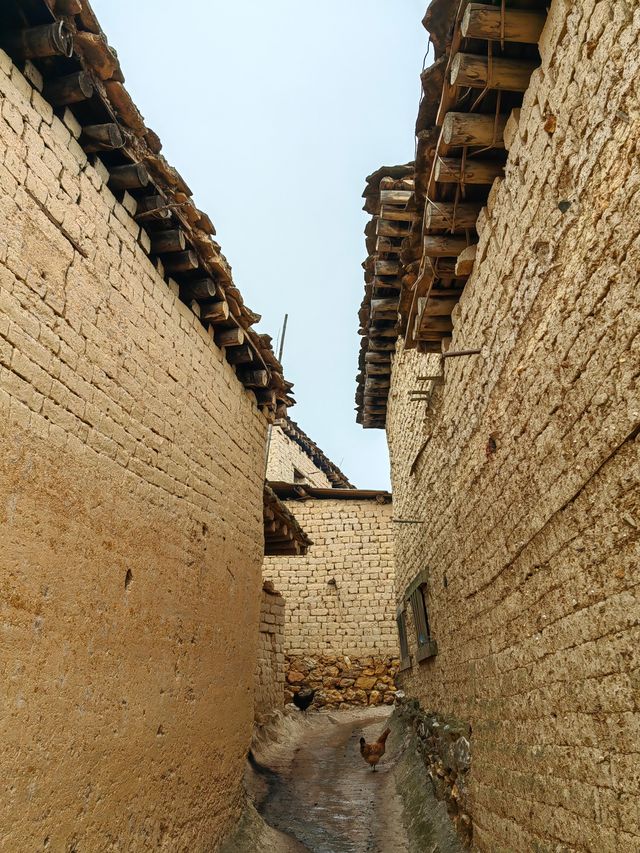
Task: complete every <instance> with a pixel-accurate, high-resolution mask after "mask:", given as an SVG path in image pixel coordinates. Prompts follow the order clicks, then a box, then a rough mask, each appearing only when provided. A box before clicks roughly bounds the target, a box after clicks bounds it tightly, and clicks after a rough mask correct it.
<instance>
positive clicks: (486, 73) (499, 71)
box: [451, 53, 539, 92]
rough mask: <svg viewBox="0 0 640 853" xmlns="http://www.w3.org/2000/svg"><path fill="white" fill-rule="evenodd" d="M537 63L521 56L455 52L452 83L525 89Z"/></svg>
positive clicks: (508, 90) (505, 89)
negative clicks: (520, 57) (506, 57)
mask: <svg viewBox="0 0 640 853" xmlns="http://www.w3.org/2000/svg"><path fill="white" fill-rule="evenodd" d="M538 65H539V63H537V62H530V61H526V60H524V59H501V58H498V57H494V58H492V59H491V62H489V58H488V57H487V56H477V55H475V54H473V53H457V54H456V55H455V56H454V57H453V60H452V62H451V83H452V85H455V86H470V87H471V88H474V89H484V88H488V89H501V90H503V91H507V92H526V90H527V88H528V87H529V81H530V79H531V75H532V74H533V72H534V71H535V69H536V68H537V67H538Z"/></svg>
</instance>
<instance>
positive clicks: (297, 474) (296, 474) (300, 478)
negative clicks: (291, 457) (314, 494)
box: [293, 468, 307, 483]
mask: <svg viewBox="0 0 640 853" xmlns="http://www.w3.org/2000/svg"><path fill="white" fill-rule="evenodd" d="M293 482H294V483H306V482H307V478H306V477H305V476H304V474H303V473H302V471H298V469H297V468H294V469H293Z"/></svg>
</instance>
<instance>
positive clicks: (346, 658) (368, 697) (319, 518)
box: [263, 499, 397, 705]
mask: <svg viewBox="0 0 640 853" xmlns="http://www.w3.org/2000/svg"><path fill="white" fill-rule="evenodd" d="M286 503H287V506H288V507H289V509H290V510H291V511H292V512H293V513H294V515H295V516H296V518H297V519H298V521H299V522H300V524H301V525H302V527H303V529H304V530H305V532H306V533H307V534H308V535H309V536H310V538H311V539H312V540H313V543H314V544H313V546H312V547H311V548H310V550H309V553H308V554H307V556H306V557H268V558H267V559H266V560H265V564H264V567H263V573H264V576H265V577H267V578H269V579H271V580H272V581H273V582H274V584H275V586H276V587H277V588H278V589H279V590H280V592H281V593H282V595H283V596H284V598H285V600H286V602H287V616H286V622H285V653H286V655H287V664H288V674H287V679H288V683H289V691H290V692H289V694H288V697H287V698H289V697H290V693H291V691H293V692H296V691H297V690H298V689H299V688H300V687H301V686H304V685H309V686H311V687H314V688H316V689H318V691H319V695H318V699H317V701H316V704H319V705H322V704H327V705H340V704H344V703H350V704H366V703H367V702H372V704H379V703H380V702H382V701H392V698H393V692H394V675H395V670H396V668H397V637H396V630H395V607H394V592H393V532H392V522H391V518H392V514H393V507H392V505H391V504H390V503H379V502H378V501H376V500H363V499H357V500H356V499H353V500H351V499H350V500H337V499H336V500H331V499H322V500H320V499H313V500H306V501H287V502H286Z"/></svg>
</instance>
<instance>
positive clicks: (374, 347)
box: [369, 336, 396, 353]
mask: <svg viewBox="0 0 640 853" xmlns="http://www.w3.org/2000/svg"><path fill="white" fill-rule="evenodd" d="M395 348H396V342H395V340H393V341H388V340H385V339H383V338H378V337H375V336H372V337H371V338H370V340H369V350H370V351H371V352H388V353H392V352H394V350H395Z"/></svg>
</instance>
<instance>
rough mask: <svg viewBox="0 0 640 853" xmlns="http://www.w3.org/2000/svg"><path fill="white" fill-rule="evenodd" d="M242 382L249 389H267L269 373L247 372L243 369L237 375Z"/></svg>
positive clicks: (260, 371)
mask: <svg viewBox="0 0 640 853" xmlns="http://www.w3.org/2000/svg"><path fill="white" fill-rule="evenodd" d="M236 375H237V377H238V379H239V380H240V382H242V384H243V385H246V386H248V387H249V388H267V387H268V385H269V372H268V371H267V370H247V369H245V368H243V369H242V370H238V371H237V373H236Z"/></svg>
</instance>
